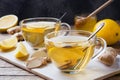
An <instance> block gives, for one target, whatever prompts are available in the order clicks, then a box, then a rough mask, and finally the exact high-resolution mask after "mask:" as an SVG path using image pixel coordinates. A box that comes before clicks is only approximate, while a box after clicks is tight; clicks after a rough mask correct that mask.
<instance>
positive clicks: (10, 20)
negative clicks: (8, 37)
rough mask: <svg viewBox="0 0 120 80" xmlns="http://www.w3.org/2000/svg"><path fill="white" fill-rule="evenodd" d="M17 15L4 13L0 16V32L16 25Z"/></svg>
mask: <svg viewBox="0 0 120 80" xmlns="http://www.w3.org/2000/svg"><path fill="white" fill-rule="evenodd" d="M17 22H18V17H17V16H16V15H5V16H3V17H1V18H0V32H4V31H6V30H7V29H9V28H11V27H14V26H16V24H17Z"/></svg>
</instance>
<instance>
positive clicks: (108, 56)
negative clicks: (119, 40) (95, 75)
mask: <svg viewBox="0 0 120 80" xmlns="http://www.w3.org/2000/svg"><path fill="white" fill-rule="evenodd" d="M116 56H117V52H116V50H115V49H114V48H112V47H107V48H106V51H105V52H104V53H103V54H101V55H100V56H99V57H98V59H99V61H100V62H102V63H103V64H105V65H107V66H111V65H113V63H114V62H115V60H116Z"/></svg>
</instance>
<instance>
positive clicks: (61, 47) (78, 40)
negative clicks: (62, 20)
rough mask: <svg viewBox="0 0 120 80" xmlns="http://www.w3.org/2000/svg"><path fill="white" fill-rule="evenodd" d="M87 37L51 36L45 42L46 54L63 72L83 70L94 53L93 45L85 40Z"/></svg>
mask: <svg viewBox="0 0 120 80" xmlns="http://www.w3.org/2000/svg"><path fill="white" fill-rule="evenodd" d="M87 38H88V37H84V36H57V37H53V38H51V39H50V42H48V43H46V47H47V50H48V55H49V57H50V58H51V59H52V61H53V62H54V63H55V64H56V65H57V67H58V68H59V69H60V70H62V71H63V72H72V71H78V70H83V69H84V67H85V66H86V64H87V63H88V62H89V61H90V59H91V57H92V56H93V53H94V45H93V44H92V43H90V42H89V41H87ZM78 62H80V64H79V65H78ZM76 65H78V66H77V67H76Z"/></svg>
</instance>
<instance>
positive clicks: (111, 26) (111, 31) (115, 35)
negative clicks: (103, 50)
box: [93, 19, 120, 45]
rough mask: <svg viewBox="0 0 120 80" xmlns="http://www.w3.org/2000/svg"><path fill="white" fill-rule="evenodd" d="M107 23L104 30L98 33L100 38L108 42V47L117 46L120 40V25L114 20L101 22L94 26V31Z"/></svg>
mask: <svg viewBox="0 0 120 80" xmlns="http://www.w3.org/2000/svg"><path fill="white" fill-rule="evenodd" d="M103 22H104V23H105V25H104V26H103V28H102V29H101V30H100V31H99V32H98V33H97V36H98V37H102V38H103V39H105V40H106V42H107V45H112V44H115V43H116V42H117V41H118V40H120V26H119V24H118V23H117V22H116V21H114V20H112V19H104V20H100V21H99V22H97V23H96V25H95V26H94V29H93V31H95V30H96V29H97V28H98V26H99V25H100V24H101V23H103Z"/></svg>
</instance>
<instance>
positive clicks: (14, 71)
mask: <svg viewBox="0 0 120 80" xmlns="http://www.w3.org/2000/svg"><path fill="white" fill-rule="evenodd" d="M0 75H33V74H31V73H29V72H27V71H24V70H22V69H20V68H15V67H14V68H0Z"/></svg>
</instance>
